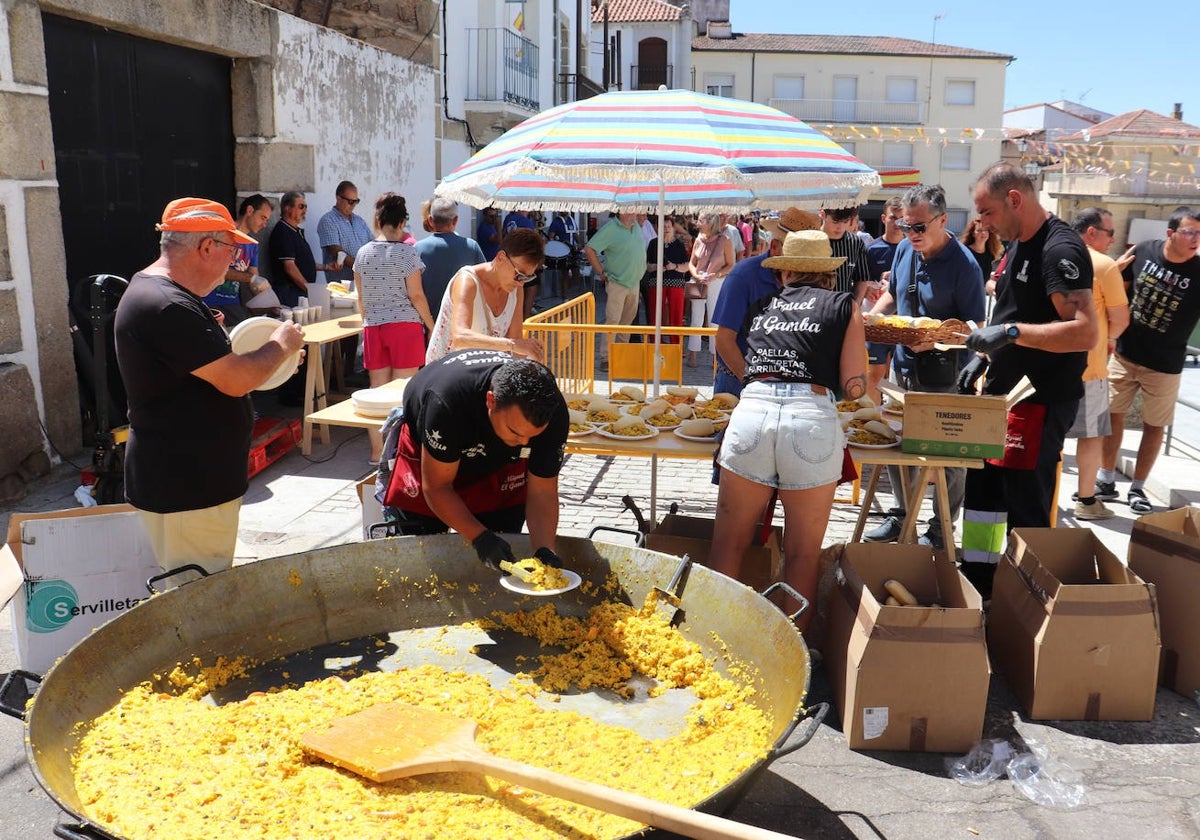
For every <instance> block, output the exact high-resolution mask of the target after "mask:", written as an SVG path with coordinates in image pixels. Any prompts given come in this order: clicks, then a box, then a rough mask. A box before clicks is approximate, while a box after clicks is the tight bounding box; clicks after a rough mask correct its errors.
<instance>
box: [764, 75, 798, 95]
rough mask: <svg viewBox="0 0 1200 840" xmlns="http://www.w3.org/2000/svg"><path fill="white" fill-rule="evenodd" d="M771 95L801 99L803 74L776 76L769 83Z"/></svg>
mask: <svg viewBox="0 0 1200 840" xmlns="http://www.w3.org/2000/svg"><path fill="white" fill-rule="evenodd" d="M771 90H772V96H773V98H775V99H803V98H804V77H803V76H776V77H775V79H774V80H773V81H772V84H771Z"/></svg>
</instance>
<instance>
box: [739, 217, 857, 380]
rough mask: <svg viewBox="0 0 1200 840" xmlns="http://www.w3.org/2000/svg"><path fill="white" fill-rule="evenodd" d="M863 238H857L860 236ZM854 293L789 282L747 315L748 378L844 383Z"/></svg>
mask: <svg viewBox="0 0 1200 840" xmlns="http://www.w3.org/2000/svg"><path fill="white" fill-rule="evenodd" d="M856 238H857V237H856ZM856 309H857V307H856V306H855V303H854V295H853V294H850V293H847V292H835V291H830V290H827V289H819V288H817V287H815V286H784V287H782V288H780V289H778V290H777V291H775V292H773V293H772V294H770V295H767V296H766V297H764V298H761V299H759V300H758V301H757V302H756V303H754V304H753V305H752V306H751V307H750V309H749V310H748V311H747V313H746V320H745V322H744V323H743V325H742V330H741V334H742V337H743V338H744V339H745V341H746V346H747V350H746V375H745V378H744V381H745V382H747V383H748V382H751V381H754V380H763V381H768V382H811V383H814V384H817V385H823V386H825V387H826V388H829V389H830V390H836V389H837V387H838V376H839V373H840V371H841V360H842V341H843V340H844V338H845V335H846V327H847V325H848V324H849V323H850V318H851V317H856V316H855V314H854V313H855V312H856Z"/></svg>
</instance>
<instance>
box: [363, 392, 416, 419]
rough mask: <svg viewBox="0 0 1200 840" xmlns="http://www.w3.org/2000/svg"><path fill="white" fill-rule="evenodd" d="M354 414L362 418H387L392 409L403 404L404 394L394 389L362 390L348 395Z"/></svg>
mask: <svg viewBox="0 0 1200 840" xmlns="http://www.w3.org/2000/svg"><path fill="white" fill-rule="evenodd" d="M350 401H351V402H352V403H354V413H355V414H361V415H363V416H364V417H387V416H388V414H389V413H390V412H391V410H392V409H393V408H395V407H396V406H398V405H400V404H401V403H403V402H404V392H403V391H398V390H396V389H395V388H364V389H363V390H361V391H355V392H354V393H353V394H351V395H350Z"/></svg>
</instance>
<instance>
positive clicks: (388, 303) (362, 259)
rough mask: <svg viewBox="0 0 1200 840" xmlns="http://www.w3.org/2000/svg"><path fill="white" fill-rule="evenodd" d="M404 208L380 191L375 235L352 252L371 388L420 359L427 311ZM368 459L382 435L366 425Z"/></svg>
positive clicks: (414, 367) (375, 455)
mask: <svg viewBox="0 0 1200 840" xmlns="http://www.w3.org/2000/svg"><path fill="white" fill-rule="evenodd" d="M407 221H408V209H407V206H406V205H405V202H404V197H403V196H399V195H396V194H395V193H390V192H389V193H384V194H383V195H381V196H380V197H379V199H378V200H377V201H376V202H375V229H376V230H378V231H379V237H378V238H376V239H373V240H372V241H370V242H368V243H367V244H366V245H363V246H362V248H360V249H359V250H358V253H357V254H356V255H355V256H354V288H355V289H356V290H357V291H358V310H359V312H361V313H362V316H363V367H365V368H366V369H367V377H368V379H369V380H370V383H371V387H372V388H378V387H379V386H380V385H383V384H385V383H388V382H391V381H392V380H393V379H404V378H407V377H409V376H412V375H413V374H414V373H416V372H417V371H418V370H420V368H421V365H422V364H423V363H424V361H425V330H426V329H429V330H432V329H433V315H432V314H431V313H430V311H429V304H428V302H427V301H426V300H425V291H424V289H423V288H422V287H421V270H422V269H423V268H425V264H424V263H422V262H421V258H420V257H419V256H418V255H417V249H416V248H414V247H412V246H411V245H405V244H404V243H403V241H402V240H403V239H404V236H405V231H404V224H405V222H407ZM368 436H369V437H370V440H371V462H372V463H377V462H378V461H379V456H380V453H381V452H382V450H383V438H382V437H381V436H380V434H379V432H377V431H375V430H373V429H372V430H370V431H369V435H368Z"/></svg>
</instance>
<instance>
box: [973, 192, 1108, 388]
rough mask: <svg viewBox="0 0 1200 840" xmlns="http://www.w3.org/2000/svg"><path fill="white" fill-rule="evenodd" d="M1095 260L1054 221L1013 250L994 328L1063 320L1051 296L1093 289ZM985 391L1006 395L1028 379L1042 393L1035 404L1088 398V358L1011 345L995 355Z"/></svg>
mask: <svg viewBox="0 0 1200 840" xmlns="http://www.w3.org/2000/svg"><path fill="white" fill-rule="evenodd" d="M1092 276H1093V274H1092V258H1091V257H1090V256H1089V255H1088V252H1087V246H1086V245H1084V244H1083V240H1082V239H1080V238H1079V234H1077V233H1076V232H1075V231H1073V230H1072V229H1071V227H1070V225H1068V224H1067V223H1066V222H1064V221H1063V220H1062V219H1060V218H1058V217H1057V216H1053V215H1052V216H1050V217H1049V218H1048V219H1046V222H1045V224H1043V225H1042V226H1041V227H1040V228H1038V231H1037V233H1035V234H1034V235H1033V237H1032V238H1031V239H1030V240H1029V241H1028V242H1021V241H1019V240H1014V241H1013V242H1012V244H1010V245H1009V246H1008V259H1007V261H1006V263H1005V266H1004V273H1003V274H1002V275H1001V276H1000V278H999V280H997V281H996V306H995V309H993V310H992V320H991V323H993V324H1005V323H1008V322H1010V321H1013V322H1018V323H1025V324H1048V323H1050V322H1051V321H1058V320H1061V319H1060V318H1059V316H1058V310H1057V309H1055V308H1054V303H1053V301H1051V299H1050V296H1051V294H1053V293H1054V292H1061V293H1064V294H1065V293H1066V292H1070V291H1074V290H1079V289H1088V290H1090V289H1091V288H1092ZM991 359H992V363H991V365H990V367H989V368H988V373H987V378H986V380H985V382H984V392H985V393H988V394H1006V393H1008V392H1009V391H1010V390H1012V387H1013V386H1014V385H1016V384H1017V382H1019V381H1020V379H1021V377H1022V376H1028V377H1029V381H1030V382H1032V383H1033V385H1034V387H1035V388H1037V393H1036V394H1034V395H1033V396H1032V397H1030V401H1031V402H1035V403H1042V404H1045V405H1049V404H1051V403H1058V402H1068V401H1070V400H1077V399H1079V398H1080V397H1082V396H1083V369H1084V367H1086V365H1087V353H1086V352H1078V353H1052V352H1049V351H1047V350H1037V349H1035V348H1033V347H1020V346H1018V345H1016V344H1009V345H1007V346H1005V347H1002V348H1000V349H999V350H997V351H995V352H994V353H992V354H991Z"/></svg>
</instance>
